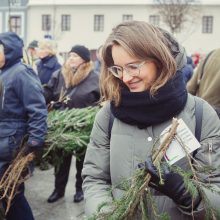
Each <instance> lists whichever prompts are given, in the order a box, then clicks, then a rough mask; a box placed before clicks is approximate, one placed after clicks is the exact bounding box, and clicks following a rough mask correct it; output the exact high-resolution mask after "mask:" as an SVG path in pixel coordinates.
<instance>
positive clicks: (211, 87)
mask: <svg viewBox="0 0 220 220" xmlns="http://www.w3.org/2000/svg"><path fill="white" fill-rule="evenodd" d="M203 63H204V60H203V61H201V62H200V64H199V66H198V67H197V69H196V71H195V73H194V74H193V76H192V78H191V79H190V81H189V82H188V83H187V90H188V92H189V93H191V94H193V95H196V96H199V97H201V98H203V99H204V100H206V101H207V102H208V103H209V104H210V105H212V106H215V107H220V49H216V50H215V51H213V53H212V54H211V55H210V57H209V58H208V59H207V62H206V63H205V66H204V72H203V76H202V79H201V81H200V78H201V72H202V66H203ZM199 81H200V82H199ZM198 83H199V86H198Z"/></svg>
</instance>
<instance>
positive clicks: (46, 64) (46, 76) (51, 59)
mask: <svg viewBox="0 0 220 220" xmlns="http://www.w3.org/2000/svg"><path fill="white" fill-rule="evenodd" d="M56 52H57V44H56V42H55V41H54V40H51V39H44V40H42V41H39V43H38V48H37V55H38V57H39V59H40V60H39V62H37V63H36V65H37V73H38V76H39V78H40V81H41V84H42V85H44V84H47V83H48V82H49V80H50V78H51V76H52V73H53V72H54V71H56V70H58V69H60V67H61V65H60V63H59V62H58V59H57V57H56Z"/></svg>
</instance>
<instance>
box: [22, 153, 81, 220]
mask: <svg viewBox="0 0 220 220" xmlns="http://www.w3.org/2000/svg"><path fill="white" fill-rule="evenodd" d="M75 173H76V170H75V157H73V158H72V165H71V169H70V176H69V180H68V184H67V187H66V192H65V196H64V197H63V198H61V199H60V200H58V201H57V202H55V203H47V198H48V197H49V195H50V194H51V193H52V191H53V189H54V169H53V167H51V168H50V169H49V170H40V169H39V168H38V167H36V168H35V171H34V175H33V176H32V177H31V178H30V179H28V180H27V181H26V183H25V187H26V188H25V195H26V198H27V200H28V202H29V204H30V206H31V208H32V211H33V214H34V217H35V220H82V219H84V201H82V202H80V203H73V194H74V193H75Z"/></svg>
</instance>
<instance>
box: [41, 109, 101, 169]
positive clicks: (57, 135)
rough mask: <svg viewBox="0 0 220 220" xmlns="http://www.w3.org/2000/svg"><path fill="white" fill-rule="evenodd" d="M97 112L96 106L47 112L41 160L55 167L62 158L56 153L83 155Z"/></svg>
mask: <svg viewBox="0 0 220 220" xmlns="http://www.w3.org/2000/svg"><path fill="white" fill-rule="evenodd" d="M98 110H99V107H98V106H97V107H87V108H81V109H76V108H74V109H70V110H69V109H66V110H63V111H57V110H55V111H51V112H49V114H48V133H47V136H46V144H45V145H46V146H45V149H44V154H43V160H44V161H45V160H46V161H48V162H50V163H52V164H53V165H55V164H58V163H59V161H60V160H61V158H62V157H61V155H57V153H56V152H62V153H68V154H69V153H73V154H74V155H76V156H77V155H79V154H80V153H84V152H85V150H86V147H87V144H88V142H89V138H90V133H91V130H92V126H93V122H94V119H95V115H96V113H97V112H98Z"/></svg>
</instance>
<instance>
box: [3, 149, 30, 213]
mask: <svg viewBox="0 0 220 220" xmlns="http://www.w3.org/2000/svg"><path fill="white" fill-rule="evenodd" d="M24 152H25V146H23V145H22V146H21V150H20V151H19V153H18V154H17V156H16V157H15V159H14V160H13V161H12V163H11V164H10V165H9V167H8V168H7V169H6V171H5V172H4V175H3V176H2V178H1V180H0V192H1V195H0V200H2V199H5V200H6V203H7V204H6V210H5V214H7V213H8V211H9V208H10V206H11V202H12V200H13V198H14V197H15V195H16V194H17V193H18V190H19V186H20V185H21V184H22V183H23V182H25V180H26V179H28V178H29V177H30V172H28V173H26V174H25V176H24V172H25V171H26V170H27V167H28V164H29V162H31V161H32V160H33V159H34V154H33V153H29V154H27V155H25V153H24Z"/></svg>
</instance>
